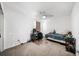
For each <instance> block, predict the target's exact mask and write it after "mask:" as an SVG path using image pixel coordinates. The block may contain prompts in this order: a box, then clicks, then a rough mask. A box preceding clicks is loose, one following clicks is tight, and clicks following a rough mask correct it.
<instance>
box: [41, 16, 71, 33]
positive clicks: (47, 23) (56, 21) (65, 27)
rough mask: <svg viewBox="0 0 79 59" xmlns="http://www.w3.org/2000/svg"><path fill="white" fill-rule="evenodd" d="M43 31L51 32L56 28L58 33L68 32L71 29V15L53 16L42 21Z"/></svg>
mask: <svg viewBox="0 0 79 59" xmlns="http://www.w3.org/2000/svg"><path fill="white" fill-rule="evenodd" d="M42 23H43V24H42V25H43V30H42V31H43V32H44V33H45V34H46V33H49V32H53V30H54V29H55V30H56V32H57V33H61V34H64V33H67V31H70V30H71V18H70V16H62V17H53V18H51V19H50V18H49V19H46V20H43V21H42Z"/></svg>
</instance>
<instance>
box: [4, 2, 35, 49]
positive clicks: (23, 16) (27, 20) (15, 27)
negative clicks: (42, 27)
mask: <svg viewBox="0 0 79 59" xmlns="http://www.w3.org/2000/svg"><path fill="white" fill-rule="evenodd" d="M11 4H12V3H2V8H3V12H4V20H5V21H4V23H5V24H4V25H5V26H4V28H5V29H4V31H5V33H4V38H5V39H4V49H7V48H11V47H14V46H16V45H19V44H20V43H24V42H27V41H28V40H30V34H31V31H32V29H33V28H34V27H35V20H34V18H33V13H32V12H31V11H29V10H28V9H27V10H26V9H24V8H23V6H22V5H21V6H20V5H19V4H17V3H13V4H12V5H11Z"/></svg>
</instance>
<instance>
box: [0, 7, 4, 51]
mask: <svg viewBox="0 0 79 59" xmlns="http://www.w3.org/2000/svg"><path fill="white" fill-rule="evenodd" d="M3 36H4V17H3V13H2V9H1V6H0V52H1V51H2V50H3Z"/></svg>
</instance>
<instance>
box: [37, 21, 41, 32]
mask: <svg viewBox="0 0 79 59" xmlns="http://www.w3.org/2000/svg"><path fill="white" fill-rule="evenodd" d="M40 29H41V28H40V22H38V21H36V30H37V31H40Z"/></svg>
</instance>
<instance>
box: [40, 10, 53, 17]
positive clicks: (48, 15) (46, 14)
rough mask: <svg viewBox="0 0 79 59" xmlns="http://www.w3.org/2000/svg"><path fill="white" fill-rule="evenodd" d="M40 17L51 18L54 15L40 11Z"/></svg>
mask: <svg viewBox="0 0 79 59" xmlns="http://www.w3.org/2000/svg"><path fill="white" fill-rule="evenodd" d="M40 16H41V17H42V18H49V17H53V16H54V15H52V14H49V13H48V12H46V11H40Z"/></svg>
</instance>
